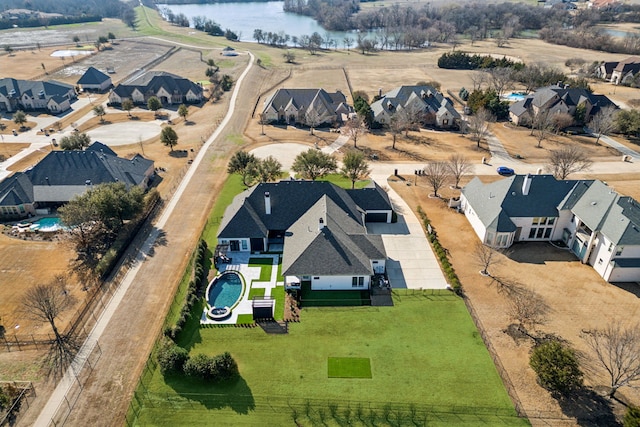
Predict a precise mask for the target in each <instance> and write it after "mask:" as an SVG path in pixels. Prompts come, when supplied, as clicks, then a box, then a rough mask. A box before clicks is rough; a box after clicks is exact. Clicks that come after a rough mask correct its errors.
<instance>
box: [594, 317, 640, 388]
mask: <svg viewBox="0 0 640 427" xmlns="http://www.w3.org/2000/svg"><path fill="white" fill-rule="evenodd" d="M584 339H585V341H586V342H587V344H588V345H589V347H590V348H591V349H592V350H593V351H594V352H595V354H596V358H597V361H598V363H599V364H600V365H601V366H602V367H603V368H604V369H605V370H606V371H607V374H608V377H609V380H610V386H611V390H610V391H609V397H610V398H612V397H613V396H614V395H615V394H616V392H617V391H618V389H619V388H620V387H624V386H630V385H631V384H632V383H634V382H636V381H638V380H639V379H640V329H638V325H631V326H626V327H625V326H623V325H622V324H620V323H618V322H616V323H611V324H609V325H607V326H605V327H603V328H601V329H595V330H592V331H591V332H590V333H588V334H587V335H586V336H585V337H584Z"/></svg>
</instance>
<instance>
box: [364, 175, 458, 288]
mask: <svg viewBox="0 0 640 427" xmlns="http://www.w3.org/2000/svg"><path fill="white" fill-rule="evenodd" d="M374 179H375V178H374ZM379 179H380V178H378V179H376V182H378V184H379V185H381V186H386V184H387V183H386V177H385V178H384V181H379ZM387 194H388V195H389V198H390V199H391V203H392V204H393V207H394V209H395V211H396V212H397V214H398V222H396V223H395V224H384V223H370V224H367V232H368V233H369V234H380V235H382V241H383V242H384V248H385V249H386V251H387V258H388V259H387V275H388V276H389V283H390V284H391V287H392V288H409V289H445V288H447V286H448V284H447V281H446V279H445V277H444V275H443V274H442V270H441V269H440V265H439V264H438V261H437V260H436V256H435V254H434V253H433V250H432V249H431V245H430V244H429V241H428V240H427V237H426V235H425V233H424V231H423V228H422V225H421V224H420V220H419V219H418V218H417V217H416V216H415V215H414V213H413V211H411V209H409V206H408V205H407V204H406V203H405V201H404V200H402V198H400V196H399V195H398V194H397V193H396V192H395V191H393V190H391V189H389V192H388V193H387Z"/></svg>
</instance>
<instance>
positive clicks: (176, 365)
mask: <svg viewBox="0 0 640 427" xmlns="http://www.w3.org/2000/svg"><path fill="white" fill-rule="evenodd" d="M156 358H157V360H158V365H160V372H162V374H163V375H166V374H177V373H181V372H182V370H183V367H184V365H185V362H186V361H187V360H188V359H189V353H188V352H187V350H185V349H184V348H182V347H179V346H177V345H176V344H175V343H174V342H173V341H171V340H168V339H163V340H162V342H161V343H160V346H159V348H158V355H157V356H156Z"/></svg>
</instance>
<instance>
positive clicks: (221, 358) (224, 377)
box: [214, 351, 239, 381]
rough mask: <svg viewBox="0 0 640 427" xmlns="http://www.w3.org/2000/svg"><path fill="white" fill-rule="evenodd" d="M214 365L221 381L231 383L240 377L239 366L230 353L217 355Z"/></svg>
mask: <svg viewBox="0 0 640 427" xmlns="http://www.w3.org/2000/svg"><path fill="white" fill-rule="evenodd" d="M214 365H215V367H216V371H217V376H218V378H217V379H218V380H219V381H229V380H232V379H234V378H236V377H237V376H238V375H239V371H238V364H237V363H236V361H235V360H234V359H233V357H231V354H230V353H229V352H228V351H226V352H224V353H222V354H219V355H217V356H216V357H215V358H214Z"/></svg>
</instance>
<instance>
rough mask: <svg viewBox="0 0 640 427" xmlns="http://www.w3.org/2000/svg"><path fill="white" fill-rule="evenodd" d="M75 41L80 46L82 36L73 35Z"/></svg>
mask: <svg viewBox="0 0 640 427" xmlns="http://www.w3.org/2000/svg"><path fill="white" fill-rule="evenodd" d="M73 42H74V43H75V44H76V46H80V37H78V36H73Z"/></svg>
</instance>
